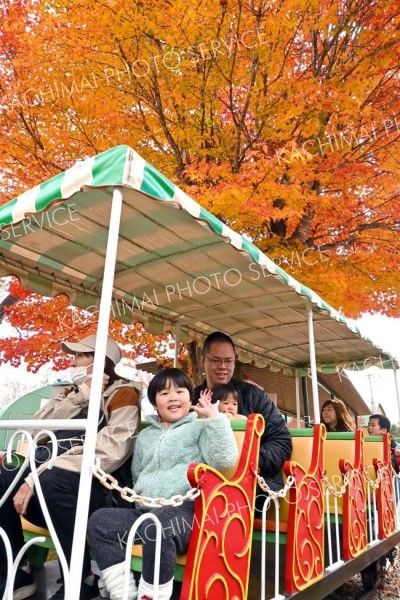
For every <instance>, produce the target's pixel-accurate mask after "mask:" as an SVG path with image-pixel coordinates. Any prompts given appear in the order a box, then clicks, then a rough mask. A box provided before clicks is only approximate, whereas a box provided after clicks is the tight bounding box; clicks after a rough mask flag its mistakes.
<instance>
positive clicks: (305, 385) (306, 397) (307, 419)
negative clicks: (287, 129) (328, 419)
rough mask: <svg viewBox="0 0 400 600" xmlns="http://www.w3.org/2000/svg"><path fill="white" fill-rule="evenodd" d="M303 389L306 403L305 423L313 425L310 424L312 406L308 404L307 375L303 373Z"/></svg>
mask: <svg viewBox="0 0 400 600" xmlns="http://www.w3.org/2000/svg"><path fill="white" fill-rule="evenodd" d="M301 391H302V394H303V404H304V425H305V427H311V425H310V408H309V405H308V391H307V375H303V377H302V378H301Z"/></svg>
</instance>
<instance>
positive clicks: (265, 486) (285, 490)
mask: <svg viewBox="0 0 400 600" xmlns="http://www.w3.org/2000/svg"><path fill="white" fill-rule="evenodd" d="M253 473H254V475H255V476H256V479H257V482H258V485H259V486H260V488H261V489H262V491H263V492H265V493H266V494H268V496H270V497H271V498H285V497H286V494H287V493H288V491H289V489H290V488H291V487H292V486H293V485H294V484H295V479H294V477H292V476H291V475H289V477H288V478H287V480H286V484H285V486H284V487H283V488H282V489H281V490H278V491H276V492H275V491H274V490H271V488H270V487H269V485H268V483H266V481H265V479H264V478H263V477H261V475H260V474H259V473H258V472H257V471H253Z"/></svg>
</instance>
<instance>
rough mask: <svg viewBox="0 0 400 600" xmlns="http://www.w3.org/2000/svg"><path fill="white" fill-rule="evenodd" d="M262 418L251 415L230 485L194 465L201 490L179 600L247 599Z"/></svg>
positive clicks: (194, 476)
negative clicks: (237, 464)
mask: <svg viewBox="0 0 400 600" xmlns="http://www.w3.org/2000/svg"><path fill="white" fill-rule="evenodd" d="M263 431H264V419H263V418H262V416H261V415H250V416H249V418H248V422H247V429H246V435H245V439H244V442H243V447H242V452H241V456H240V461H239V466H238V469H237V472H236V474H235V476H234V477H233V478H232V479H231V480H227V479H225V477H224V476H223V475H222V474H221V473H219V472H218V471H215V470H214V469H212V468H211V467H208V466H206V465H191V466H190V467H189V471H188V479H189V481H190V483H191V484H192V485H193V486H197V485H200V486H201V495H200V496H199V498H197V499H196V501H195V521H194V527H193V532H192V537H191V540H190V546H189V551H188V556H187V561H186V567H185V575H184V579H183V583H182V592H181V600H246V598H247V589H248V578H249V568H250V555H251V538H252V532H253V520H254V500H255V491H256V478H255V475H254V471H255V470H256V469H257V465H258V454H259V448H260V437H261V435H262V433H263Z"/></svg>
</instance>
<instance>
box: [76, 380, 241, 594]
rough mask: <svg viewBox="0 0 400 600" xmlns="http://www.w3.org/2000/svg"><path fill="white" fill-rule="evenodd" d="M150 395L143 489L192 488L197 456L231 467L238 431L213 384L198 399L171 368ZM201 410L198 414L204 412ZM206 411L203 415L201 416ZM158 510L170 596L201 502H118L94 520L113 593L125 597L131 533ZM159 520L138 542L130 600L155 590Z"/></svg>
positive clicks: (141, 462) (164, 582)
mask: <svg viewBox="0 0 400 600" xmlns="http://www.w3.org/2000/svg"><path fill="white" fill-rule="evenodd" d="M148 398H149V400H150V402H151V403H152V404H153V405H154V406H155V408H156V410H157V413H158V415H157V416H151V417H148V420H149V421H150V425H149V427H146V428H145V429H144V430H143V431H141V433H140V434H139V436H138V438H137V442H136V447H135V450H134V455H133V460H132V480H133V487H134V489H135V492H136V493H137V494H140V495H141V496H150V497H163V498H170V497H171V496H173V495H175V494H185V492H187V491H188V490H189V489H190V484H189V481H188V479H187V469H188V467H189V465H190V464H191V463H193V462H202V463H206V464H208V465H210V466H212V467H214V468H215V469H219V470H221V469H226V468H229V467H231V466H232V465H233V464H234V463H235V462H236V459H237V455H238V451H237V447H236V442H235V438H234V435H233V432H232V429H231V426H230V423H229V421H228V420H227V419H226V417H225V416H224V415H223V414H222V413H220V412H219V410H218V403H215V404H212V403H211V393H210V392H207V391H205V392H204V393H203V394H202V395H201V397H200V399H199V403H198V405H197V406H192V398H193V386H192V383H191V381H190V379H189V378H188V376H187V375H186V374H185V373H184V372H183V371H181V370H180V369H164V370H163V371H160V372H159V373H157V375H156V376H155V377H154V378H153V379H152V381H151V382H150V385H149V389H148ZM196 413H197V414H196ZM198 416H200V417H202V418H201V419H199V418H198ZM149 512H151V513H154V514H155V515H156V516H157V517H158V519H159V520H160V522H161V526H162V536H161V539H162V541H161V569H160V585H159V588H158V598H159V600H169V598H170V597H171V594H172V587H173V574H174V570H175V563H176V556H177V554H183V553H185V552H186V551H187V548H188V545H189V541H190V533H191V530H192V523H193V515H194V504H193V501H185V502H183V504H182V505H181V506H178V507H171V506H163V507H161V508H156V509H151V510H149V509H146V508H132V509H130V508H127V509H125V508H111V509H108V508H106V509H101V510H98V511H96V512H95V513H94V514H93V515H92V517H91V518H90V520H89V528H88V535H89V540H90V544H91V547H92V550H93V553H94V556H95V558H96V561H97V563H98V565H99V567H100V569H101V571H102V575H103V580H104V583H105V586H106V588H107V590H108V592H109V594H110V598H111V600H122V593H123V573H124V559H125V550H126V540H127V537H128V534H129V530H130V529H131V527H132V525H133V524H134V523H135V521H136V520H137V519H138V518H139V517H140V516H141V515H143V514H144V513H149ZM155 539H156V535H155V526H154V524H153V523H152V522H151V521H145V522H144V523H143V524H142V525H140V526H139V528H138V532H137V537H136V539H135V542H136V543H142V545H143V573H142V577H141V579H140V582H139V588H138V590H136V585H135V581H134V578H133V575H132V573H130V580H129V594H128V598H129V600H136V599H138V600H150V599H151V598H152V597H153V575H154V553H155Z"/></svg>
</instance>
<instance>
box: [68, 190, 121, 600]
mask: <svg viewBox="0 0 400 600" xmlns="http://www.w3.org/2000/svg"><path fill="white" fill-rule="evenodd" d="M121 210H122V190H121V189H120V188H114V192H113V199H112V204H111V216H110V225H109V231H108V239H107V252H106V260H105V264H104V275H103V286H102V290H101V300H100V310H99V322H98V326H97V338H96V348H95V356H94V364H93V377H92V385H91V388H90V397H89V408H88V416H87V425H86V437H85V444H84V446H83V455H82V469H81V476H80V482H79V493H78V503H77V508H76V515H77V516H76V520H75V529H74V539H73V543H72V554H71V564H70V576H69V578H68V577H66V578H65V581H66V592H67V593H66V596H65V597H66V598H79V596H80V589H81V576H82V564H83V554H84V549H85V541H86V523H87V518H88V513H89V500H90V491H91V486H92V478H93V477H92V471H91V466H92V465H93V464H94V461H95V449H96V438H97V423H98V416H99V412H100V401H101V394H102V385H103V373H104V360H105V356H106V345H107V335H108V325H109V320H110V308H111V302H112V291H113V284H114V273H115V262H116V259H117V248H118V235H119V227H120V220H121ZM83 575H85V573H83ZM67 582H68V584H67Z"/></svg>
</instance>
